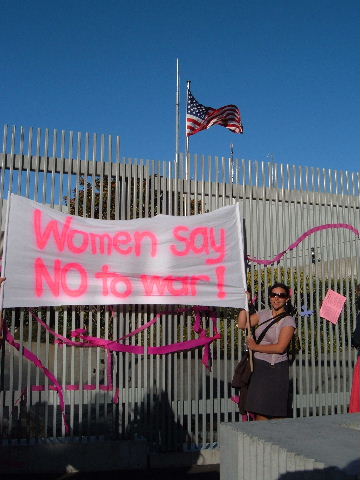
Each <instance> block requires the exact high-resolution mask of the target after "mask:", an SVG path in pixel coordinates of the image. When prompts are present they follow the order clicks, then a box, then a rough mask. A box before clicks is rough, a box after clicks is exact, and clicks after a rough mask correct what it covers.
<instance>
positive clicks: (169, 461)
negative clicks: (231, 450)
mask: <svg viewBox="0 0 360 480" xmlns="http://www.w3.org/2000/svg"><path fill="white" fill-rule="evenodd" d="M219 463H220V450H219V449H218V448H213V449H211V448H209V449H204V450H199V451H195V452H175V453H172V452H168V453H153V454H150V455H149V468H151V469H153V468H156V469H160V468H178V467H179V468H181V467H192V466H194V465H218V464H219Z"/></svg>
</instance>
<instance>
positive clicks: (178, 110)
mask: <svg viewBox="0 0 360 480" xmlns="http://www.w3.org/2000/svg"><path fill="white" fill-rule="evenodd" d="M175 144H176V146H175V162H176V165H175V169H176V177H178V171H179V155H180V152H179V148H180V71H179V59H178V58H177V59H176V141H175Z"/></svg>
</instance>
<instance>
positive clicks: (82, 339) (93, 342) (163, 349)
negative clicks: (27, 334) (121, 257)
mask: <svg viewBox="0 0 360 480" xmlns="http://www.w3.org/2000/svg"><path fill="white" fill-rule="evenodd" d="M193 310H194V311H195V322H194V327H193V328H194V331H195V332H196V333H198V334H199V338H196V339H192V340H186V341H185V342H177V343H174V344H169V345H165V346H160V347H143V346H135V345H124V344H121V343H120V342H121V341H123V340H125V339H127V338H130V337H132V336H134V335H137V334H138V333H140V332H142V331H144V330H146V329H147V328H149V327H151V326H152V325H154V324H155V323H156V322H157V321H158V320H159V319H160V317H161V315H164V314H166V312H161V313H158V314H157V315H156V316H155V317H154V318H153V319H151V320H150V321H149V322H147V323H145V324H144V325H142V326H141V327H139V328H137V329H136V330H133V331H132V332H130V333H128V334H127V335H124V336H123V337H121V338H119V339H118V340H107V339H104V338H99V337H93V336H90V335H88V334H87V330H86V329H83V328H78V329H76V330H74V331H73V332H71V336H72V337H73V338H78V339H79V341H74V340H70V339H68V338H67V337H64V336H63V335H60V334H59V333H57V332H55V331H54V330H53V329H51V328H50V327H49V325H47V323H45V322H44V321H43V320H42V319H41V318H39V317H38V316H37V315H36V314H35V313H34V312H33V311H32V310H31V309H29V311H30V314H31V315H32V316H33V318H34V319H35V320H36V321H38V322H39V323H40V325H42V326H43V327H44V328H45V329H46V330H47V331H48V332H49V333H51V334H52V335H53V336H54V337H55V338H56V340H55V343H59V344H61V345H68V346H75V347H102V348H104V349H105V350H106V352H107V368H106V376H107V385H99V387H98V388H99V389H100V390H102V391H111V390H113V388H114V387H113V358H112V352H114V351H115V352H126V353H134V354H140V355H141V354H150V355H166V354H169V353H175V352H181V351H184V350H191V349H194V348H198V347H203V348H204V351H203V357H202V362H203V364H204V365H205V366H206V367H207V368H209V369H210V368H211V351H210V345H211V343H212V342H213V341H214V340H217V339H219V338H221V335H220V333H219V331H218V329H217V317H216V315H215V313H214V312H213V311H211V310H210V309H209V308H207V307H194V308H193ZM189 311H190V310H189V309H183V310H178V311H177V313H185V312H189ZM202 311H209V312H210V313H211V315H210V319H211V320H212V322H213V328H214V335H213V336H212V337H208V336H207V332H206V330H205V329H204V328H203V326H202V321H201V312H202ZM169 313H174V312H169ZM4 333H5V338H6V340H7V342H8V343H9V344H10V345H12V346H13V347H15V348H16V349H17V350H18V351H19V352H20V353H22V355H24V357H25V358H27V359H28V360H30V361H31V362H32V363H33V364H34V365H35V366H36V367H38V368H41V369H42V370H43V371H44V373H45V375H46V376H47V377H48V378H49V380H50V381H51V382H52V383H53V385H49V386H48V387H45V386H44V385H32V387H31V390H32V391H37V392H41V391H45V390H54V391H56V392H57V393H58V395H59V403H60V409H61V413H62V416H63V421H64V425H65V430H66V432H67V433H68V432H69V431H70V428H69V425H68V423H67V421H66V417H65V402H64V393H63V387H62V386H61V385H60V383H59V381H58V380H57V378H56V377H55V376H54V375H53V374H52V373H51V372H50V370H48V369H47V368H46V367H45V366H44V365H43V364H42V362H41V360H40V359H39V358H38V357H37V356H36V355H35V354H33V353H32V352H31V351H30V350H28V349H26V348H25V347H20V344H19V343H17V342H16V341H15V339H14V337H13V336H12V335H11V333H10V332H9V330H8V328H7V325H6V324H5V323H4ZM96 388H97V387H96V385H89V384H86V385H66V386H65V387H64V389H65V390H67V391H78V390H96ZM119 394H120V391H119V388H116V389H115V393H114V398H113V401H114V403H118V401H119Z"/></svg>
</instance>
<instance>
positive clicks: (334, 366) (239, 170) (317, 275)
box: [0, 127, 360, 451]
mask: <svg viewBox="0 0 360 480" xmlns="http://www.w3.org/2000/svg"><path fill="white" fill-rule="evenodd" d="M342 161H343V162H345V161H346V159H342ZM0 166H1V172H0V198H1V206H2V209H1V210H0V212H2V218H1V222H2V223H1V225H2V232H3V230H4V220H5V217H4V210H5V205H6V201H7V197H8V195H9V193H11V192H13V193H17V194H19V195H23V196H26V197H28V198H31V199H33V200H35V201H38V202H40V203H46V204H48V205H50V206H51V207H54V208H58V209H61V210H63V211H65V212H68V213H71V214H75V215H81V216H86V217H93V218H103V219H113V220H122V219H132V218H139V217H140V218H141V217H149V216H153V215H156V214H160V213H162V214H172V215H192V214H197V213H204V212H206V211H211V210H213V209H216V208H219V207H221V206H225V205H229V204H232V203H235V202H238V203H239V204H240V208H241V212H242V215H243V218H244V231H245V238H244V241H245V248H246V252H247V254H249V255H250V256H251V257H255V258H260V259H271V258H273V257H274V256H275V255H276V254H277V253H279V252H282V251H284V250H285V249H286V248H287V247H288V246H289V245H290V244H291V243H293V242H294V241H295V240H296V239H297V238H298V237H299V236H300V235H301V234H303V233H304V232H305V231H307V230H309V229H310V228H312V227H315V226H319V225H325V224H340V223H342V224H349V225H352V226H354V227H355V228H358V229H359V218H360V217H359V209H360V200H359V198H360V196H359V194H360V185H359V174H358V173H357V172H347V171H334V170H328V169H320V168H315V167H302V166H291V165H281V164H275V163H273V162H266V163H265V162H256V161H247V160H238V159H234V160H230V159H228V158H219V157H205V156H196V155H195V156H192V157H191V158H188V159H187V160H186V159H184V157H183V156H180V158H179V163H178V164H176V163H175V162H174V161H169V162H160V161H151V160H136V159H123V158H121V157H120V139H119V138H118V137H116V138H113V137H111V136H106V135H100V136H98V135H89V134H87V133H86V134H84V135H82V134H80V133H78V134H74V133H73V132H64V131H61V132H58V131H56V130H54V131H52V132H49V130H45V131H42V130H40V129H37V130H32V129H29V130H25V129H23V128H20V129H16V128H15V127H12V128H11V129H9V128H7V127H5V128H4V136H3V153H2V154H1V156H0ZM358 251H359V239H358V238H357V237H356V236H355V235H354V234H353V233H352V232H351V231H349V230H346V229H343V228H342V229H341V228H339V229H327V230H323V231H320V232H318V233H315V234H313V235H311V236H309V237H307V238H306V239H305V240H304V241H303V242H302V243H301V244H300V245H299V246H298V247H297V248H296V249H294V250H292V251H290V252H288V253H287V254H286V255H285V256H284V257H283V258H282V259H281V261H279V262H277V263H276V264H274V265H271V266H268V267H264V266H261V265H258V264H256V263H253V262H249V264H248V282H249V286H250V287H251V289H252V292H253V295H254V296H256V297H257V303H258V307H259V308H260V307H263V306H266V305H267V297H266V295H265V292H266V291H267V287H268V286H269V285H270V284H272V283H273V282H274V281H277V280H279V281H284V282H286V283H288V284H289V285H290V286H291V287H292V289H293V291H294V296H293V302H294V303H295V305H296V307H297V310H298V312H299V315H298V317H297V322H298V333H299V337H300V339H301V343H302V349H301V351H300V353H299V354H298V356H297V359H296V362H295V363H294V364H293V365H292V367H291V376H292V380H291V382H292V389H291V391H292V405H291V413H290V414H291V415H293V416H295V417H301V416H311V415H328V414H336V413H345V412H346V411H347V407H348V402H349V393H350V388H351V379H352V372H353V366H354V361H355V352H354V351H353V350H352V349H351V346H350V335H351V331H352V330H353V325H354V321H355V299H354V295H353V292H354V290H355V284H356V282H357V280H358V275H359V269H360V260H359V255H358ZM19 262H21V252H19ZM328 288H333V289H335V290H337V291H338V292H339V293H341V294H343V295H345V296H346V297H347V302H346V304H345V307H344V310H343V312H342V314H341V317H340V320H339V323H338V324H337V325H332V324H330V323H328V322H326V321H325V320H323V319H321V318H320V317H319V310H320V305H321V302H322V299H323V298H324V296H325V294H326V291H327V289H328ZM163 310H164V307H160V306H158V307H156V306H141V305H125V306H114V307H113V308H111V309H107V308H104V307H103V306H102V307H101V306H99V307H91V308H90V307H86V306H85V307H83V308H79V307H66V306H64V307H63V308H46V309H45V308H44V309H39V310H38V311H36V312H35V314H34V312H33V313H31V312H30V311H29V310H28V309H14V310H11V311H10V310H8V311H6V312H5V314H4V315H5V318H6V322H7V324H8V326H9V329H10V331H11V332H12V333H13V335H14V336H15V338H16V339H17V341H19V342H20V344H21V345H22V346H24V347H26V348H28V349H30V350H32V351H33V352H34V353H35V354H36V355H37V356H38V357H39V358H40V359H41V360H42V362H43V363H44V364H45V365H46V366H47V368H49V370H50V371H52V372H53V373H54V374H55V376H56V377H57V378H58V380H59V381H60V383H61V384H62V385H63V387H64V389H65V402H66V414H67V418H68V420H69V424H70V428H71V433H70V435H71V436H75V437H79V436H104V437H106V438H124V439H134V438H145V439H146V440H147V441H148V444H149V447H150V448H151V449H152V450H154V451H159V450H160V451H170V450H189V449H197V448H213V447H214V446H216V445H217V442H218V430H219V423H220V422H222V421H236V420H239V414H238V412H237V406H236V404H235V403H233V402H232V401H231V396H232V395H233V394H234V392H232V391H231V388H230V385H229V382H230V379H231V376H232V372H233V369H234V366H235V364H236V362H237V360H238V358H239V356H240V352H241V348H242V345H243V338H242V335H241V333H239V331H238V329H237V328H236V323H235V318H236V316H237V312H236V311H235V310H233V309H219V312H218V314H219V318H220V328H221V333H222V339H221V340H219V341H217V342H216V343H215V344H214V346H213V365H212V369H211V371H208V370H206V369H205V367H204V366H203V365H202V363H201V351H199V350H195V351H193V352H183V353H178V354H173V355H167V356H161V357H160V356H156V357H154V356H150V355H144V356H135V355H130V354H129V353H114V354H111V355H112V374H113V382H112V383H113V384H112V385H111V389H109V388H108V389H106V388H104V385H105V386H108V383H107V381H108V372H107V368H108V367H107V366H108V365H109V358H108V357H107V356H106V352H104V351H103V350H102V349H100V348H94V349H88V350H86V351H85V350H83V349H78V348H76V347H69V346H66V345H64V346H59V345H58V344H54V339H53V338H52V337H51V335H50V334H49V332H47V331H44V329H43V327H41V325H40V324H39V323H38V322H37V321H36V316H38V317H40V318H41V319H42V320H44V321H46V323H48V324H49V325H50V326H51V327H52V328H54V329H55V331H56V332H58V333H60V334H62V335H69V332H70V331H71V330H74V329H75V328H79V327H86V328H87V329H88V331H89V332H90V334H93V335H96V336H102V337H104V338H110V339H117V338H119V337H121V336H123V335H126V334H127V333H129V332H131V331H132V330H134V329H136V328H137V327H138V326H140V325H142V324H143V323H144V322H145V321H147V320H150V319H151V318H152V317H153V316H154V315H156V313H158V312H163ZM309 312H310V313H309ZM311 312H313V313H311ZM208 321H209V319H208V318H206V317H204V318H203V322H204V324H206V325H207V322H208ZM192 323H193V312H192V311H191V308H189V309H188V310H187V311H178V310H176V309H175V308H174V307H172V308H169V309H167V311H166V312H165V313H162V315H161V321H160V322H159V323H157V324H156V325H155V326H154V327H153V328H152V329H150V330H147V331H145V332H142V333H140V334H139V335H137V337H136V338H131V339H130V340H129V343H131V344H138V343H141V344H142V345H149V346H150V345H164V344H169V343H174V342H177V341H181V340H183V339H190V338H191V336H192V334H193V333H192ZM207 326H209V328H210V329H211V328H212V327H211V325H210V324H209V325H207ZM89 385H91V389H90V387H89ZM40 387H41V388H40ZM0 418H1V419H2V420H1V426H0V428H1V432H2V438H3V441H12V440H13V439H16V440H17V439H27V441H31V440H33V439H39V438H46V437H47V438H49V437H61V436H65V435H66V432H65V428H64V424H63V422H62V418H61V412H60V408H59V402H58V397H57V394H56V392H54V391H53V390H51V385H49V381H48V379H47V378H46V377H45V376H44V375H43V374H42V372H40V370H39V369H36V368H35V367H34V366H33V365H32V364H31V363H29V362H28V361H27V360H25V359H24V358H23V357H22V356H21V355H19V354H18V352H17V351H16V350H14V348H13V347H11V346H10V345H8V344H6V343H4V344H3V346H2V350H1V391H0Z"/></svg>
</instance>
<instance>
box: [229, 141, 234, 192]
mask: <svg viewBox="0 0 360 480" xmlns="http://www.w3.org/2000/svg"><path fill="white" fill-rule="evenodd" d="M230 171H231V183H234V144H233V143H230Z"/></svg>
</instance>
